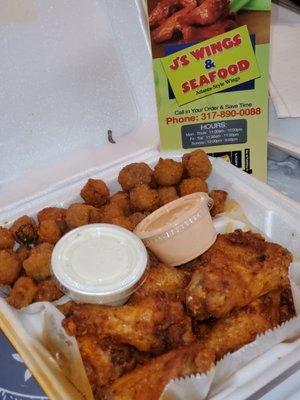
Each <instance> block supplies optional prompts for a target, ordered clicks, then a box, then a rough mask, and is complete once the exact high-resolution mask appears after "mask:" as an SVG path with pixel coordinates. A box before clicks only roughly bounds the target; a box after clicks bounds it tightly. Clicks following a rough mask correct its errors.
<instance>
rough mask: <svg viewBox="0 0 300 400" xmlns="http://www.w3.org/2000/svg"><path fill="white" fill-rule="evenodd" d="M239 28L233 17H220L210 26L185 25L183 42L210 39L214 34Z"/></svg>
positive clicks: (182, 30)
mask: <svg viewBox="0 0 300 400" xmlns="http://www.w3.org/2000/svg"><path fill="white" fill-rule="evenodd" d="M234 28H237V23H236V21H234V20H233V19H231V18H226V19H220V20H219V21H217V22H215V23H214V24H212V25H209V26H193V25H183V26H182V29H181V32H182V36H183V42H194V41H200V40H201V41H203V40H208V39H210V38H212V37H214V36H218V35H221V34H222V33H225V32H228V31H231V30H232V29H234Z"/></svg>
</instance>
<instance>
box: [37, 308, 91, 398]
mask: <svg viewBox="0 0 300 400" xmlns="http://www.w3.org/2000/svg"><path fill="white" fill-rule="evenodd" d="M63 319H64V315H63V314H62V313H61V312H60V311H59V310H58V309H57V308H56V307H54V306H53V305H52V304H49V307H48V308H47V310H46V311H45V313H44V326H43V335H42V342H43V344H44V346H45V347H46V348H47V350H48V351H49V352H50V354H51V355H52V357H54V359H55V360H56V361H57V363H58V365H59V366H60V368H61V370H62V372H63V373H64V375H65V376H66V377H67V378H68V379H69V380H70V382H72V384H73V385H74V386H75V387H76V388H77V389H78V390H79V391H80V393H82V394H83V396H84V398H85V399H86V400H93V399H94V396H93V393H92V389H91V386H90V384H89V381H88V378H87V375H86V371H85V368H84V365H83V362H82V358H81V355H80V352H79V348H78V344H77V341H76V339H75V337H72V336H69V335H68V334H67V333H66V331H65V329H64V328H63V327H62V321H63Z"/></svg>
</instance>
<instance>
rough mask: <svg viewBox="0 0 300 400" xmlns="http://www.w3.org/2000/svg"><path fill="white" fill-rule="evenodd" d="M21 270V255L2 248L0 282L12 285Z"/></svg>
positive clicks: (0, 254) (0, 253) (0, 252)
mask: <svg viewBox="0 0 300 400" xmlns="http://www.w3.org/2000/svg"><path fill="white" fill-rule="evenodd" d="M20 270H21V263H20V260H19V257H18V256H17V254H16V253H14V252H13V251H12V250H0V284H1V285H11V284H12V283H14V281H15V280H16V279H17V278H18V276H19V273H20Z"/></svg>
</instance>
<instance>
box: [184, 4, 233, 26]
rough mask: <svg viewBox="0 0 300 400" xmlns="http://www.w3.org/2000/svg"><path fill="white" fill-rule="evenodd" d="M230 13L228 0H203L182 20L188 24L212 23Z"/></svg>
mask: <svg viewBox="0 0 300 400" xmlns="http://www.w3.org/2000/svg"><path fill="white" fill-rule="evenodd" d="M229 13H230V1H229V0H204V1H202V2H201V4H200V5H199V6H198V7H196V8H194V9H193V10H192V11H191V12H190V13H189V14H188V15H186V16H185V17H183V18H182V22H183V23H185V24H188V25H204V26H205V25H212V24H214V23H215V22H216V21H218V20H219V19H220V18H223V17H225V16H227V15H228V14H229Z"/></svg>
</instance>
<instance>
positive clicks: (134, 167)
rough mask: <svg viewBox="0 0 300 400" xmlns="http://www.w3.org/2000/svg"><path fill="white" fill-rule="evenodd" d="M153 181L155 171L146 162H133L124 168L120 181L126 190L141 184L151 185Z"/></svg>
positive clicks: (120, 174)
mask: <svg viewBox="0 0 300 400" xmlns="http://www.w3.org/2000/svg"><path fill="white" fill-rule="evenodd" d="M152 181H153V171H152V169H151V168H150V167H149V165H147V164H146V163H132V164H129V165H126V167H124V168H122V169H121V171H120V173H119V177H118V182H119V184H120V185H121V186H122V189H123V190H124V191H125V192H126V191H129V190H131V189H133V188H135V187H136V186H139V185H143V184H145V185H150V184H151V182H152Z"/></svg>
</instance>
